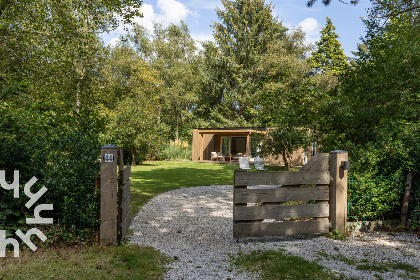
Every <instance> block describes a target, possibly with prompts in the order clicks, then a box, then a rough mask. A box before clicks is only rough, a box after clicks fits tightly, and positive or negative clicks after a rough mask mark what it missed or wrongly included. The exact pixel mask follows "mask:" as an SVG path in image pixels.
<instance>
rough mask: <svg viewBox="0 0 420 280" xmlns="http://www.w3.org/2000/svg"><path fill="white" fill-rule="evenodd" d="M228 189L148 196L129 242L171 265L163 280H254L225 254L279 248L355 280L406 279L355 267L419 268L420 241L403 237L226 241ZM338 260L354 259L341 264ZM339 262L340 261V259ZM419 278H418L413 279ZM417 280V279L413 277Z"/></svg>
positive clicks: (398, 274) (196, 189)
mask: <svg viewBox="0 0 420 280" xmlns="http://www.w3.org/2000/svg"><path fill="white" fill-rule="evenodd" d="M232 189H233V187H232V186H226V185H223V186H204V187H193V188H185V189H177V190H173V191H169V192H165V193H163V194H160V195H158V196H156V197H154V198H153V199H152V200H151V201H150V202H149V203H147V204H146V205H145V206H143V207H142V208H141V210H140V212H139V213H138V214H137V215H136V217H135V218H134V219H133V221H132V223H131V225H130V229H132V230H133V234H131V235H130V236H128V240H129V242H130V243H134V244H140V245H144V246H152V247H154V248H156V249H158V250H159V251H161V252H162V253H164V254H166V255H168V256H170V257H172V258H173V259H174V260H175V261H174V262H173V263H172V264H171V265H170V267H171V269H170V270H169V271H168V273H167V274H166V275H165V279H227V278H231V279H258V275H253V274H249V273H247V274H244V273H241V272H240V271H238V270H237V269H236V268H234V267H232V266H231V264H230V262H229V255H235V254H237V253H239V252H244V253H247V252H250V251H254V250H276V249H278V248H282V249H284V250H286V251H287V252H289V253H290V254H293V255H296V256H300V257H302V258H304V259H306V260H310V261H313V260H315V261H317V262H318V263H319V264H321V265H323V266H324V267H326V269H327V270H329V271H332V272H333V273H337V274H342V275H345V276H346V277H355V278H360V279H378V278H377V277H376V276H374V275H375V274H376V275H378V276H381V277H383V279H407V275H405V276H404V275H403V274H404V273H405V272H404V271H401V270H394V271H389V272H384V273H379V272H377V271H368V270H357V269H356V265H358V264H362V263H363V261H366V260H368V261H369V263H372V262H381V263H389V262H391V263H396V262H403V263H406V264H410V265H413V266H415V267H417V268H418V269H420V239H419V238H418V237H417V236H415V235H410V234H406V233H383V232H376V233H369V234H357V235H356V234H354V235H352V236H350V238H349V240H348V241H346V242H344V241H338V240H332V239H328V238H325V237H323V236H319V235H311V236H284V237H271V238H252V239H251V238H249V239H243V240H240V242H237V241H236V239H233V238H232V199H233V198H232ZM343 257H345V258H347V259H350V260H353V261H355V263H354V264H352V265H349V264H346V263H348V261H347V262H346V261H344V262H343ZM340 259H341V260H340ZM419 277H420V275H419ZM417 279H419V278H417Z"/></svg>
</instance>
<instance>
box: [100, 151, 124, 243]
mask: <svg viewBox="0 0 420 280" xmlns="http://www.w3.org/2000/svg"><path fill="white" fill-rule="evenodd" d="M117 163H118V164H117ZM118 169H119V171H118ZM130 175H131V166H130V165H127V166H125V167H124V161H123V154H122V149H118V147H116V146H112V145H107V146H104V147H102V148H101V175H100V182H101V183H100V185H101V225H100V232H99V239H100V243H101V245H105V244H115V243H117V242H118V241H120V240H121V239H122V237H123V236H124V233H125V232H126V230H127V229H128V225H129V223H130Z"/></svg>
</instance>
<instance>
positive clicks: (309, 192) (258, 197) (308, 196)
mask: <svg viewBox="0 0 420 280" xmlns="http://www.w3.org/2000/svg"><path fill="white" fill-rule="evenodd" d="M234 192H235V196H234V197H235V201H234V203H235V204H236V203H261V202H284V201H308V200H328V199H329V189H328V187H327V186H323V187H320V186H318V187H307V188H295V187H281V188H277V189H235V190H234Z"/></svg>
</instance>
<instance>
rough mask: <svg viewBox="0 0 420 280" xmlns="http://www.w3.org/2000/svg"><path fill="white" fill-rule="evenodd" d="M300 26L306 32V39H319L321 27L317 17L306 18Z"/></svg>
mask: <svg viewBox="0 0 420 280" xmlns="http://www.w3.org/2000/svg"><path fill="white" fill-rule="evenodd" d="M298 26H299V27H301V28H302V31H303V32H305V33H306V40H307V41H308V42H310V43H315V41H318V40H319V38H320V31H321V27H320V25H319V23H318V21H317V20H316V19H314V18H305V19H304V20H302V21H301V22H300V23H299V25H298Z"/></svg>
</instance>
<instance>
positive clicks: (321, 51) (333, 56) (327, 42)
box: [310, 17, 348, 74]
mask: <svg viewBox="0 0 420 280" xmlns="http://www.w3.org/2000/svg"><path fill="white" fill-rule="evenodd" d="M326 21H327V24H326V26H325V27H324V28H322V30H321V39H320V40H319V41H318V42H315V45H316V48H317V49H316V50H315V51H314V52H312V56H311V59H310V61H311V63H312V66H313V67H314V68H315V71H316V72H321V73H326V72H329V71H332V72H333V73H334V74H339V73H341V72H343V71H344V70H345V69H346V66H348V63H347V61H346V55H345V54H344V51H343V49H342V48H341V43H340V42H339V41H338V38H340V37H339V36H338V35H337V33H335V32H334V31H335V26H334V25H333V23H332V21H331V19H330V18H329V17H327V19H326Z"/></svg>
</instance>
